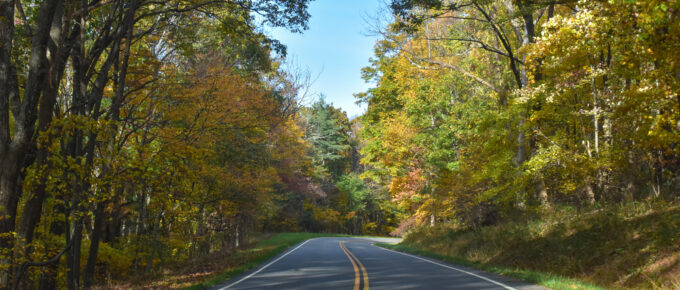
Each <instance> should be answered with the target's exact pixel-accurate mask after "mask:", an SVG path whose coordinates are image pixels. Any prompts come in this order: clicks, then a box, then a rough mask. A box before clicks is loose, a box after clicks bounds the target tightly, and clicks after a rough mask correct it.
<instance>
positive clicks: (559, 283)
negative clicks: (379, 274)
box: [375, 243, 604, 290]
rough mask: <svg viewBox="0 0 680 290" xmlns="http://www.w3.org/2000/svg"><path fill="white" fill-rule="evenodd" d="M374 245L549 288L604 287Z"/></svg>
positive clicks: (400, 246)
mask: <svg viewBox="0 0 680 290" xmlns="http://www.w3.org/2000/svg"><path fill="white" fill-rule="evenodd" d="M375 245H377V246H380V247H383V248H386V249H391V250H395V251H400V252H405V253H411V254H416V255H420V256H424V257H429V258H434V259H437V260H441V261H446V262H449V263H452V264H456V265H461V266H466V267H470V268H475V269H479V270H484V271H487V272H491V273H496V274H499V275H503V276H507V277H513V278H517V279H520V280H523V281H527V282H532V283H536V284H539V285H541V286H545V287H548V288H551V289H593V290H595V289H604V288H602V287H600V286H597V285H593V284H588V283H584V282H582V281H578V280H575V279H570V278H565V277H561V276H557V275H553V274H549V273H541V272H536V271H530V270H523V269H517V268H507V267H500V266H494V265H489V264H484V263H479V262H474V261H470V260H466V259H463V258H459V257H454V256H447V255H442V254H438V253H435V252H431V251H427V250H423V249H419V248H416V247H413V246H408V245H404V244H396V245H394V244H385V243H376V244H375Z"/></svg>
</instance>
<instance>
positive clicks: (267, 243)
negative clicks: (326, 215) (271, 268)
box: [182, 233, 349, 290]
mask: <svg viewBox="0 0 680 290" xmlns="http://www.w3.org/2000/svg"><path fill="white" fill-rule="evenodd" d="M320 237H349V235H341V234H319V233H280V234H277V235H275V236H272V237H271V238H268V239H265V240H262V241H260V242H258V243H257V244H256V245H255V246H254V247H252V248H249V249H245V250H239V251H237V252H235V253H234V254H233V255H231V256H229V257H226V259H227V260H226V261H223V263H224V264H225V265H230V266H229V267H227V268H225V269H224V270H222V271H221V272H219V273H216V274H214V275H211V276H210V277H207V278H206V279H205V280H203V281H202V282H200V283H196V284H193V285H190V286H188V287H186V288H182V289H187V290H198V289H206V288H209V287H212V286H215V285H218V284H220V283H222V282H224V281H226V280H227V279H229V278H231V277H234V276H238V275H240V274H242V273H244V272H245V271H247V270H249V269H252V268H254V267H255V266H257V265H259V264H261V263H263V262H265V261H267V260H269V259H271V258H273V257H274V256H276V255H278V254H280V253H282V252H284V251H286V250H287V249H289V248H290V247H292V246H294V245H296V244H299V243H301V242H303V241H306V240H309V239H312V238H320Z"/></svg>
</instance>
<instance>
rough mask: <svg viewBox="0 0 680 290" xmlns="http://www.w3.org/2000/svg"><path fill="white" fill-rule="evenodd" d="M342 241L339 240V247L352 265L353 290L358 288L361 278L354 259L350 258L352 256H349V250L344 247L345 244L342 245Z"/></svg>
mask: <svg viewBox="0 0 680 290" xmlns="http://www.w3.org/2000/svg"><path fill="white" fill-rule="evenodd" d="M343 243H344V242H340V243H339V244H340V249H342V251H343V252H345V255H347V258H348V259H349V261H350V262H352V267H354V290H359V284H361V280H360V279H359V276H360V274H359V268H358V267H357V263H355V262H354V259H352V256H350V254H349V251H348V250H347V249H346V248H345V245H343Z"/></svg>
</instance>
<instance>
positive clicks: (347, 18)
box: [270, 0, 380, 118]
mask: <svg viewBox="0 0 680 290" xmlns="http://www.w3.org/2000/svg"><path fill="white" fill-rule="evenodd" d="M379 3H380V0H315V1H313V2H312V3H311V4H310V5H309V12H310V14H311V15H312V17H311V19H310V21H309V30H307V31H305V32H304V33H302V34H293V33H289V32H286V31H284V30H281V29H274V30H272V31H271V32H270V35H271V36H272V37H273V38H275V39H278V40H280V41H281V42H282V43H283V44H284V45H286V46H287V47H288V58H289V59H292V60H294V62H295V63H296V64H297V65H298V66H300V67H302V68H307V69H309V71H310V72H311V75H312V78H313V79H316V81H315V82H314V83H313V85H312V87H311V92H314V93H317V94H323V95H325V96H326V102H328V103H333V105H334V106H335V107H341V108H342V109H343V110H344V111H345V112H347V116H348V117H350V118H352V117H355V116H358V115H361V114H363V112H364V110H365V108H364V107H365V105H362V107H359V106H358V105H356V104H355V102H356V99H355V98H354V97H353V96H352V95H353V94H355V93H359V92H363V91H366V89H367V88H369V85H368V84H366V83H364V81H363V80H362V79H361V68H362V67H365V66H367V65H368V58H369V57H371V56H373V45H374V44H375V41H376V40H377V36H367V35H369V31H370V27H369V25H368V24H367V22H366V20H364V19H371V17H372V16H373V15H375V14H376V13H377V12H378V10H379V7H380V6H379ZM308 101H309V100H308Z"/></svg>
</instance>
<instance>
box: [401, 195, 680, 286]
mask: <svg viewBox="0 0 680 290" xmlns="http://www.w3.org/2000/svg"><path fill="white" fill-rule="evenodd" d="M392 248H395V249H397V250H402V251H407V252H412V253H417V254H422V255H425V256H431V257H435V258H439V259H443V260H447V261H450V262H454V263H459V264H464V265H468V266H474V267H476V268H482V269H485V270H488V271H492V272H497V273H500V274H505V275H508V276H514V277H517V278H520V279H523V280H527V281H532V282H536V283H539V284H541V285H544V286H547V287H551V288H557V289H570V288H571V289H573V288H597V286H591V285H599V286H601V287H606V288H645V289H654V288H656V289H661V288H663V289H678V288H680V207H679V206H678V205H671V204H666V203H656V204H647V203H635V204H627V205H622V206H616V207H610V208H607V209H598V210H591V211H588V212H581V213H579V212H576V211H575V210H574V209H570V208H560V209H553V210H551V211H549V212H544V213H543V214H541V216H540V217H535V218H532V219H524V220H523V221H522V220H521V219H515V221H513V222H506V223H502V224H498V225H494V226H488V227H482V228H478V229H465V230H457V229H454V228H450V227H445V226H439V227H434V228H421V229H417V230H415V231H412V232H410V233H409V234H408V235H407V236H406V238H405V240H404V242H402V244H400V245H397V246H392ZM576 281H581V282H583V283H581V282H576Z"/></svg>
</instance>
